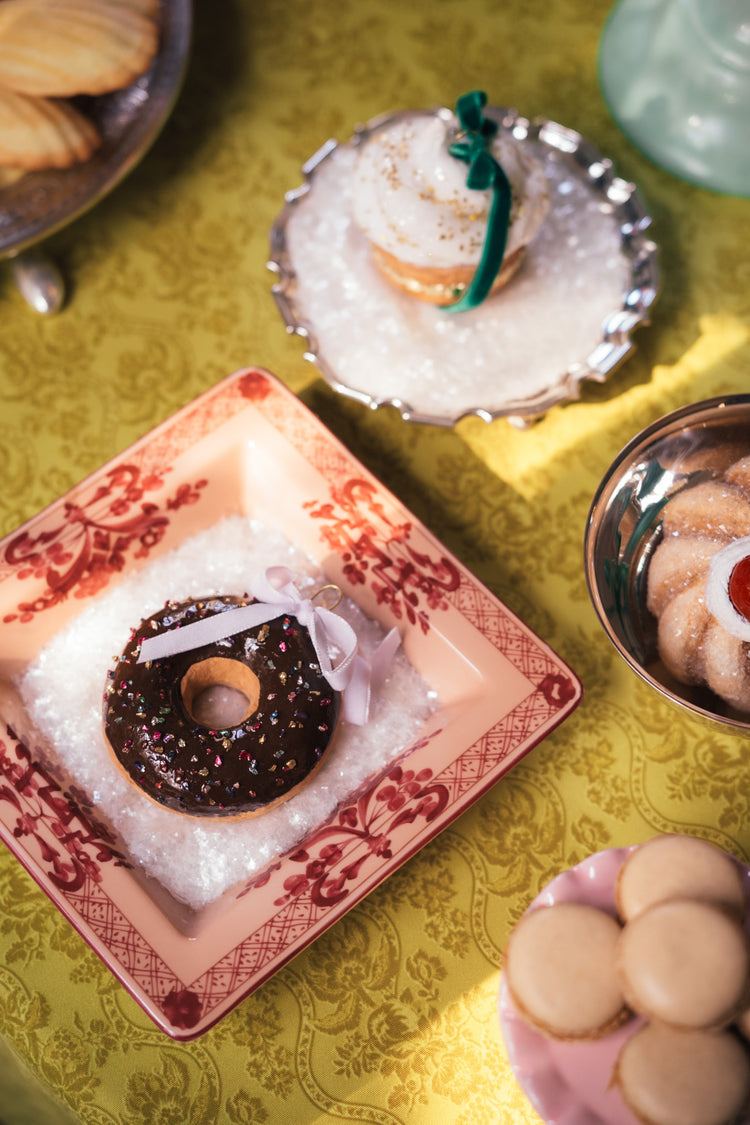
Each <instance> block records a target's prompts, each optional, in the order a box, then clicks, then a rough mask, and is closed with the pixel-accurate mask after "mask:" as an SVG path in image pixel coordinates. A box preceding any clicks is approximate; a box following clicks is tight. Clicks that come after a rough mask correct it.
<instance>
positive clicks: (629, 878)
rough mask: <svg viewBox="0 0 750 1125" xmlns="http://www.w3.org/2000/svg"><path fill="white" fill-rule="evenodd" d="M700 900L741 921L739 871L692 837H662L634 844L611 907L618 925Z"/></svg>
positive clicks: (714, 849)
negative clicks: (676, 902)
mask: <svg viewBox="0 0 750 1125" xmlns="http://www.w3.org/2000/svg"><path fill="white" fill-rule="evenodd" d="M673 898H691V899H700V900H701V901H705V902H712V903H714V904H715V905H718V906H723V907H724V908H725V909H726V910H728V911H730V912H731V913H732V914H736V915H737V916H738V917H742V916H743V914H744V911H745V886H744V881H743V877H742V874H741V872H740V869H739V866H738V865H737V864H736V863H735V862H734V861H733V860H732V858H731V857H730V856H729V855H727V853H726V852H723V851H722V850H721V849H720V848H717V847H715V846H714V845H713V844H710V843H709V842H708V841H707V840H701V839H699V838H698V837H695V836H682V835H663V836H654V837H653V839H651V840H647V841H646V842H645V843H643V844H639V845H638V847H636V848H635V849H634V850H633V851H632V852H631V853H630V855H629V856H628V858H627V859H626V860H625V862H624V863H623V865H622V867H621V868H620V870H619V872H618V874H617V882H616V885H615V901H616V906H617V913H618V915H619V917H620V918H621V920H622V921H623V922H629V921H630V920H631V919H633V918H637V917H638V915H639V914H642V913H643V911H644V910H647V909H648V908H649V907H650V906H654V905H655V904H656V903H657V902H664V901H666V900H667V899H673Z"/></svg>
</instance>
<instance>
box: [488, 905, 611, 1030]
mask: <svg viewBox="0 0 750 1125" xmlns="http://www.w3.org/2000/svg"><path fill="white" fill-rule="evenodd" d="M619 937H620V926H619V923H618V922H617V921H616V920H615V919H614V918H612V917H611V915H609V914H606V913H605V912H604V911H602V910H598V909H596V907H593V906H587V905H585V904H583V903H575V902H561V903H555V904H554V905H551V906H542V907H538V908H536V909H534V910H531V911H529V912H527V913H526V914H524V915H523V917H522V918H521V919H520V921H519V922H518V924H517V925H516V927H515V928H514V930H513V932H512V933H511V935H510V939H509V942H508V947H507V950H506V954H505V961H504V973H505V983H506V986H507V988H508V993H509V995H510V998H511V1000H512V1001H513V1004H514V1006H515V1008H516V1010H517V1012H518V1014H519V1015H520V1016H521V1018H522V1019H524V1020H525V1021H526V1022H527V1023H528V1024H530V1025H531V1026H532V1027H534V1028H535V1029H536V1030H537V1031H539V1032H541V1034H543V1035H545V1036H548V1037H549V1038H552V1039H566V1040H576V1039H598V1038H600V1037H602V1036H604V1035H607V1034H609V1033H610V1032H611V1031H614V1030H615V1028H617V1027H619V1026H620V1024H621V1023H623V1022H624V1020H626V1019H627V1018H628V1015H629V1013H628V1010H627V1008H626V1007H625V1001H624V998H623V993H622V989H621V987H620V984H619V982H618V978H617V972H616V953H617V948H618V941H619Z"/></svg>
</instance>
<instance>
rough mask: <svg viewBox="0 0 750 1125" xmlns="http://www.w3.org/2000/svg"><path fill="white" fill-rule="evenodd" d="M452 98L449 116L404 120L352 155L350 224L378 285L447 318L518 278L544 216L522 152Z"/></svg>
mask: <svg viewBox="0 0 750 1125" xmlns="http://www.w3.org/2000/svg"><path fill="white" fill-rule="evenodd" d="M486 104H487V97H486V94H484V93H483V92H482V91H473V92H472V93H469V94H465V95H464V96H463V97H461V98H459V100H458V102H457V104H456V111H455V114H453V113H450V111H448V110H441V111H440V112H439V113H437V114H434V115H424V114H414V115H408V114H407V115H405V116H402V117H400V118H398V119H396V120H394V121H393V122H392V123H391V125H390V126H389V127H388V128H385V129H383V130H381V131H378V132H376V133H374V134H372V136H371V137H370V138H369V139H368V140H367V142H366V143H364V144H363V145H362V146H361V147H360V149H359V151H358V154H357V160H356V163H355V167H354V172H353V178H352V200H353V208H352V209H353V217H354V221H355V223H356V224H357V226H358V227H359V229H360V230H361V231H362V232H363V234H364V235H365V237H366V238H367V239H368V241H369V243H370V248H371V252H372V258H373V261H374V263H375V265H376V266H377V268H378V270H379V271H380V273H381V274H382V275H383V277H385V278H386V280H387V281H389V282H390V283H391V284H392V285H394V286H396V288H397V289H399V290H400V291H401V292H403V293H406V294H407V295H409V296H411V297H415V298H417V299H418V300H420V301H426V302H428V303H430V304H434V305H439V306H444V307H445V308H446V310H449V311H451V312H462V311H464V310H466V309H471V308H475V307H476V306H477V305H479V304H481V303H482V302H483V301H484V300H485V299H486V298H487V297H489V296H490V295H491V294H493V293H495V292H497V290H499V289H500V288H502V286H504V285H506V284H507V283H508V281H510V279H511V278H512V277H513V275H514V274H515V273H516V271H517V270H518V268H519V266H520V265H521V263H522V261H523V258H524V255H525V252H526V247H527V246H528V245H529V243H530V242H531V240H532V239H533V238H534V236H535V234H536V233H537V231H538V230H539V228H540V226H541V224H542V222H543V221H544V218H545V216H546V214H547V212H548V210H549V191H548V185H547V177H546V176H545V173H544V169H543V167H542V165H541V163H540V162H539V161H538V160H537V159H536V158H535V157H534V156H532V155H531V154H530V153H529V152H528V150H525V149H524V148H522V146H521V144H520V143H519V142H517V141H516V140H514V138H513V137H512V136H511V135H509V134H507V133H501V132H500V131H499V130H498V125H497V123H496V122H495V121H493V120H492V119H491V118H488V117H485V116H484V115H483V113H482V110H483V108H484V106H485V105H486Z"/></svg>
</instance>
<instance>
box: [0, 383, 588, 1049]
mask: <svg viewBox="0 0 750 1125" xmlns="http://www.w3.org/2000/svg"><path fill="white" fill-rule="evenodd" d="M237 513H240V514H246V515H248V516H252V517H254V518H257V519H258V520H261V521H263V522H265V523H266V524H270V525H271V526H275V527H278V528H279V530H280V531H282V532H283V533H284V534H285V535H286V536H287V537H288V538H289V539H290V540H292V541H294V542H295V543H297V544H298V545H299V546H300V547H302V548H303V549H304V550H306V551H307V552H308V554H309V555H311V556H312V557H313V558H314V559H315V560H316V561H317V562H318V563H319V565H320V566H321V567H322V569H323V570H324V572H325V573H326V576H327V577H328V578H329V579H330V581H331V582H336V583H337V584H338V585H339V586H340V587H341V588H342V589H343V590H344V592H345V593H346V594H347V595H348V596H349V597H351V598H352V599H353V600H354V601H355V602H356V603H357V604H358V605H359V606H360V607H361V608H362V609H363V610H364V611H365V612H366V613H368V614H369V615H370V616H371V617H372V618H374V619H376V620H377V621H379V622H380V623H381V624H382V625H383V626H384V627H386V628H391V627H392V626H393V625H396V626H397V627H398V629H399V630H400V632H401V636H402V641H403V646H404V650H405V652H406V655H407V656H408V657H409V659H410V661H411V663H412V664H413V666H414V667H415V668H416V669H417V671H418V672H419V673H420V674H421V675H422V677H423V678H424V679H425V680H426V681H427V683H428V684H429V685H430V686H431V687H432V688H434V689H435V691H436V692H437V693H438V696H439V699H440V706H439V708H438V709H437V710H436V712H435V713H434V714H433V716H432V717H431V719H430V721H429V722H428V724H426V726H425V728H424V730H422V731H421V732H420V736H419V738H418V739H417V740H416V741H415V743H414V744H413V745H410V746H408V747H402V748H394V760H393V762H392V763H391V764H390V765H389V767H388V768H387V769H386V770H385V771H384V772H382V773H381V774H380V775H379V776H377V777H373V778H371V779H370V781H369V782H368V783H367V784H366V785H365V786H363V787H361V788H360V789H359V790H358V792H356V793H352V794H351V798H350V799H348V800H347V801H346V802H345V803H344V804H342V805H341V806H340V807H339V808H338V809H337V811H336V812H335V814H334V816H333V817H332V818H331V819H330V820H329V821H328V822H327V823H325V824H321V825H320V826H319V827H318V828H317V829H316V830H315V831H313V832H312V833H310V834H309V835H308V836H307V838H306V839H305V840H303V841H302V842H301V843H300V845H299V847H297V848H295V849H294V850H293V851H292V852H290V853H288V854H285V855H283V856H280V857H279V858H278V859H277V860H276V861H275V862H274V863H272V864H271V865H270V866H269V867H268V868H267V869H266V870H265V871H263V872H262V873H261V875H259V876H258V875H257V874H256V875H255V876H254V877H253V879H252V880H250V881H248V882H247V883H246V884H244V885H242V886H239V887H235V888H233V889H232V890H231V891H228V892H227V893H226V894H225V895H224V896H223V897H222V898H221V899H219V900H217V901H216V902H214V903H212V904H211V906H210V907H208V908H206V909H205V910H203V911H200V912H194V913H191V912H190V911H187V910H186V909H185V907H184V906H183V907H181V906H180V904H179V903H177V902H176V901H175V900H173V899H171V897H170V896H169V895H167V894H166V892H164V893H159V891H158V890H156V891H155V890H154V886H153V880H152V881H151V886H149V885H148V884H147V882H146V880H144V879H143V877H142V876H141V875H140V874H139V871H138V870H137V869H136V868H134V867H133V866H132V865H131V864H130V863H129V862H128V860H127V857H126V856H123V855H122V853H121V852H120V851H119V850H118V845H117V841H116V839H115V838H114V837H113V835H112V833H111V832H110V830H109V829H108V828H106V827H105V826H104V825H103V824H101V823H100V822H99V820H98V818H97V811H96V808H95V807H94V806H93V804H92V802H91V799H90V797H89V796H88V795H87V794H85V793H82V792H81V791H80V790H79V789H77V788H76V787H75V785H66V784H65V782H64V780H63V779H62V777H59V776H57V775H56V773H55V770H54V767H50V766H49V765H48V764H47V759H46V757H45V754H44V751H43V748H42V746H41V745H40V737H39V735H38V734H36V732H35V731H34V729H33V726H32V724H31V722H30V720H29V718H28V715H27V714H26V712H25V708H24V706H23V703H22V702H21V700H20V697H19V694H18V691H17V689H16V687H15V681H16V678H17V676H18V675H19V674H20V673H21V672H22V671H23V669H24V668H25V667H26V666H27V664H28V663H29V661H31V660H33V659H34V657H35V656H36V654H37V653H38V652H39V651H40V649H41V648H42V647H43V646H44V645H45V644H46V643H47V642H48V641H49V640H50V639H51V637H52V636H53V635H54V634H55V633H56V632H58V630H59V629H60V628H61V627H62V626H64V625H65V624H66V623H67V622H68V621H69V620H71V618H73V617H74V616H75V615H76V614H77V613H79V612H80V611H81V609H82V608H84V607H85V606H86V605H87V604H88V603H89V602H90V601H91V599H93V598H96V597H97V595H99V594H101V593H104V592H106V591H107V590H108V589H111V588H112V587H113V586H114V585H115V584H116V583H117V582H119V581H121V579H122V577H123V576H124V575H126V574H128V573H129V572H132V571H133V570H135V569H137V568H140V567H143V566H144V565H145V564H147V563H148V562H150V561H151V560H152V559H154V558H156V557H157V556H158V555H160V554H162V553H164V552H166V551H168V550H171V549H173V548H175V547H177V546H179V545H180V544H181V543H182V542H183V541H184V540H185V539H186V538H187V537H189V536H192V535H193V534H195V533H197V532H200V531H202V530H205V529H206V528H209V527H211V526H213V525H214V524H215V523H217V522H218V521H219V520H220V519H221V518H223V517H224V516H228V515H232V514H237ZM135 624H137V622H134V625H135ZM0 654H1V655H0V837H2V839H3V841H4V842H5V844H6V845H7V846H8V847H9V848H10V850H11V851H12V852H13V854H14V855H15V856H16V857H17V858H18V860H19V861H20V862H21V863H22V864H23V866H24V867H25V868H26V870H27V871H28V872H29V873H30V874H31V875H32V877H33V878H34V879H35V880H36V882H37V883H38V884H39V886H40V887H41V888H42V889H43V890H44V891H45V892H46V893H47V895H49V897H50V898H51V899H52V901H53V902H54V903H55V905H56V906H57V907H58V908H59V909H60V910H61V911H62V913H63V914H64V915H65V917H66V918H68V920H69V921H70V922H71V923H72V924H73V926H75V928H76V929H77V930H78V932H79V933H80V934H81V935H82V936H83V938H84V939H85V941H87V942H88V943H89V945H90V946H91V947H92V949H93V950H94V951H95V952H96V953H97V954H98V955H99V956H100V957H101V958H102V960H103V961H104V962H105V964H106V965H108V966H109V968H110V969H111V971H112V972H113V973H114V974H115V975H116V976H117V977H118V978H119V980H120V981H121V982H122V983H123V984H124V985H125V987H126V988H127V989H128V990H129V991H130V993H131V994H132V995H133V996H134V997H135V999H136V1000H137V1002H138V1003H139V1004H141V1006H142V1007H143V1008H144V1010H145V1011H146V1012H147V1013H148V1015H149V1016H150V1017H151V1018H152V1019H153V1020H154V1021H155V1022H156V1024H157V1025H158V1026H159V1027H161V1028H162V1029H163V1030H164V1031H165V1032H166V1033H167V1035H170V1036H171V1037H172V1038H174V1039H183V1040H184V1039H192V1038H195V1037H196V1036H198V1035H201V1034H202V1033H203V1032H204V1031H206V1030H207V1029H208V1028H209V1027H211V1026H212V1024H214V1023H215V1022H216V1021H217V1020H218V1019H220V1017H221V1016H223V1015H224V1014H225V1013H226V1012H227V1011H229V1010H230V1009H231V1008H232V1007H233V1006H234V1005H235V1004H237V1003H238V1001H239V1000H241V999H242V998H243V997H245V996H247V995H248V994H249V993H251V992H252V991H253V990H254V989H256V988H258V987H259V986H260V985H261V984H262V983H263V982H264V981H266V980H267V979H268V978H269V977H270V976H272V975H273V974H274V973H275V972H276V971H277V970H278V969H279V968H280V967H281V966H282V965H284V964H285V963H286V962H287V961H289V960H290V958H292V957H293V956H294V955H295V954H297V953H299V951H300V950H302V949H304V948H305V946H307V945H308V944H309V943H310V942H311V941H313V940H314V938H315V937H317V936H318V935H319V934H320V933H321V932H322V931H323V930H324V929H326V928H327V927H328V926H330V925H331V924H332V923H333V922H334V921H335V920H336V919H337V918H339V917H340V916H341V915H342V914H343V913H345V912H346V911H347V910H348V909H349V908H350V907H351V906H353V905H354V904H355V903H357V902H359V900H360V899H362V898H363V896H364V895H366V894H367V893H368V892H369V891H370V890H372V888H373V887H375V886H376V885H377V884H378V883H380V882H381V881H382V880H383V879H385V878H386V877H387V876H388V875H389V874H390V873H391V872H392V871H394V870H395V869H396V868H397V867H399V866H400V865H401V864H402V863H403V862H404V861H405V860H407V859H409V857H410V856H412V855H413V854H414V853H415V852H416V851H417V850H418V849H419V848H421V847H422V846H423V845H424V844H425V843H426V842H427V841H428V840H431V839H432V838H433V837H434V836H436V835H437V833H438V832H440V831H441V829H443V828H445V827H446V825H448V824H449V823H450V822H451V821H452V820H454V818H455V817H457V816H458V815H459V813H461V812H463V810H464V809H466V808H467V807H468V806H469V805H470V804H471V803H472V802H473V801H475V800H476V799H477V798H478V797H479V796H480V795H481V794H482V793H484V792H485V791H486V790H487V789H488V788H489V787H490V786H492V785H493V784H494V783H495V782H496V781H497V780H498V778H500V777H501V776H502V775H503V774H504V773H506V772H507V770H509V769H510V768H511V767H512V766H513V765H514V764H515V763H516V762H517V761H519V759H520V758H521V757H522V756H523V755H524V754H526V753H527V752H528V751H529V750H530V749H531V748H532V747H533V746H535V745H536V744H537V743H538V742H540V740H541V739H543V738H544V737H545V736H546V735H547V734H548V733H549V732H550V731H551V730H553V729H554V728H555V727H556V726H557V725H558V724H559V723H560V722H562V721H563V719H565V718H566V717H567V716H568V715H569V714H570V713H571V711H572V710H573V709H574V708H575V707H576V705H577V704H578V702H579V700H580V697H581V685H580V683H579V681H578V679H577V677H576V676H575V675H574V673H573V672H571V670H570V669H569V668H568V667H567V666H566V665H565V664H564V663H563V662H562V661H561V660H560V659H558V657H557V656H556V655H555V654H554V653H553V652H552V651H551V650H550V648H549V647H548V646H547V645H546V644H544V643H543V642H542V641H540V640H539V638H538V637H537V636H536V635H535V634H534V633H533V632H531V630H529V629H528V628H527V627H526V626H525V625H524V624H523V623H522V622H521V621H520V620H519V619H518V618H517V617H516V616H515V615H514V614H513V613H511V612H510V611H509V610H508V609H507V608H506V607H505V606H504V605H503V604H502V603H501V602H500V601H499V600H498V599H497V598H496V597H494V596H493V595H492V594H491V593H490V592H489V590H487V589H486V588H485V587H484V586H482V585H481V584H480V583H479V582H478V581H477V580H476V579H475V578H474V577H473V576H472V575H471V574H470V573H469V572H468V571H467V570H466V568H465V567H463V566H462V565H461V563H460V562H459V561H458V560H457V559H456V558H454V557H453V556H452V555H451V554H450V553H449V552H448V551H446V550H445V548H444V547H443V546H441V544H440V543H439V542H438V541H437V540H436V539H435V538H434V537H433V536H432V535H431V534H430V532H429V531H427V529H426V528H424V527H423V526H422V525H421V524H420V523H419V522H418V521H417V520H416V519H414V517H413V516H412V515H411V514H410V513H409V512H408V511H407V510H406V509H405V508H404V507H403V506H402V505H401V504H400V503H399V501H398V500H396V499H395V497H394V496H392V495H391V494H390V493H389V492H388V491H387V490H386V489H385V488H383V486H382V485H381V484H379V483H378V481H377V480H376V479H375V478H374V477H373V476H372V475H371V474H370V473H369V472H368V471H367V470H366V469H365V468H364V467H363V466H362V465H361V464H360V463H359V462H358V461H357V460H356V459H355V458H354V457H353V456H352V455H351V454H350V453H349V452H348V451H347V450H346V449H345V448H344V446H342V445H341V443H340V442H339V441H338V440H337V439H336V438H334V437H333V435H332V434H331V433H330V432H329V431H328V430H327V429H326V428H325V426H324V425H322V423H321V422H320V421H318V419H317V418H316V417H315V416H314V415H313V414H312V413H311V412H310V411H309V410H308V409H307V408H306V407H305V406H304V405H303V404H302V403H301V402H300V400H299V399H298V398H297V397H296V396H295V395H294V394H292V393H291V392H290V391H289V390H287V389H286V388H285V387H284V386H283V384H282V383H280V382H279V381H278V380H277V379H276V378H275V377H274V376H272V375H270V374H268V372H265V371H262V370H259V369H248V370H244V371H238V372H236V373H235V374H234V375H231V376H229V377H228V378H227V379H225V380H224V381H223V382H221V383H219V384H218V385H217V386H216V387H214V388H213V389H212V390H210V391H207V392H206V393H205V394H203V395H201V396H200V397H199V398H198V399H196V400H195V401H194V402H193V403H191V404H189V405H188V406H186V407H184V408H183V409H182V410H180V411H179V412H178V413H177V414H175V415H174V416H173V417H172V418H170V419H169V420H168V421H166V422H165V423H163V424H162V425H160V426H159V427H157V428H156V429H155V430H153V431H152V432H151V433H150V434H148V435H147V436H146V437H144V438H143V439H142V440H141V441H139V442H137V443H136V444H135V445H134V446H132V447H131V448H130V449H128V450H127V451H126V452H125V453H123V454H122V455H121V456H119V457H117V458H115V460H114V461H112V462H110V463H109V464H107V465H105V466H104V467H103V468H102V469H100V470H99V471H98V472H96V473H94V474H93V475H92V476H91V477H89V478H88V479H86V480H85V481H83V482H82V483H81V484H79V485H77V486H76V487H75V488H73V489H72V490H71V491H70V492H69V493H68V494H67V495H65V496H63V497H62V498H61V499H59V500H58V501H56V502H55V503H54V504H52V505H51V506H50V507H49V508H47V509H45V510H44V511H43V512H41V513H40V514H39V515H37V516H35V517H34V518H33V519H31V520H30V521H29V522H28V523H26V524H25V525H24V526H23V527H21V528H20V529H19V530H17V531H15V532H14V533H13V534H11V535H9V536H7V537H6V538H5V539H4V540H3V541H2V543H0ZM144 800H147V798H145V797H144Z"/></svg>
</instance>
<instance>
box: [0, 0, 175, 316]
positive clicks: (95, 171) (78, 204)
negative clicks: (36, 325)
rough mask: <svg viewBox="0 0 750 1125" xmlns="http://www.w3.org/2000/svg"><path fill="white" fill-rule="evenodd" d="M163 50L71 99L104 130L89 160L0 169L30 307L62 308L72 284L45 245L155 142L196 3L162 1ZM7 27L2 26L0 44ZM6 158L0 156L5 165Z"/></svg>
mask: <svg viewBox="0 0 750 1125" xmlns="http://www.w3.org/2000/svg"><path fill="white" fill-rule="evenodd" d="M153 18H154V20H155V21H156V24H157V28H158V47H157V50H156V53H155V54H154V55H153V59H152V61H151V62H150V64H149V65H148V68H147V69H146V70H144V71H143V73H141V74H140V75H139V76H138V77H137V78H136V79H135V80H134V81H132V82H130V83H129V84H128V85H126V86H123V87H122V88H120V89H116V90H113V91H112V92H109V93H106V94H103V95H101V96H86V97H80V98H71V99H70V104H71V106H72V107H73V108H74V110H75V111H77V112H78V113H80V115H81V116H82V117H84V118H85V119H86V120H88V121H89V122H90V123H91V124H92V125H93V126H94V128H95V130H96V131H97V132H98V134H99V138H100V143H99V145H98V148H97V149H96V151H95V152H93V154H92V155H91V156H90V157H89V158H88V159H86V160H82V161H80V162H79V163H75V164H72V165H71V166H70V167H66V168H49V169H43V170H39V171H33V170H30V171H26V172H25V173H22V170H20V169H13V168H9V167H4V168H0V259H6V260H7V261H8V262H9V264H10V268H11V271H12V274H13V278H14V280H15V282H16V285H17V286H18V289H19V290H20V292H21V294H22V295H23V297H24V299H25V300H26V301H27V302H28V304H29V305H30V306H31V307H32V308H34V309H36V311H37V312H40V313H44V314H50V313H55V312H57V311H58V310H59V309H60V308H61V306H62V304H63V302H64V299H65V285H64V280H63V278H62V275H61V273H60V271H59V269H58V268H57V266H56V265H55V264H54V263H53V262H52V261H51V259H50V258H49V257H48V256H47V255H46V254H45V252H44V251H43V249H42V246H41V244H42V243H43V241H44V239H46V238H48V237H49V236H50V235H51V234H53V233H55V232H56V231H58V230H60V229H61V228H63V227H65V226H67V224H68V223H70V222H72V221H73V220H74V219H76V218H78V217H79V216H80V215H82V214H84V212H86V211H87V210H89V208H91V207H93V206H94V205H95V204H96V203H98V202H99V200H101V199H102V198H103V197H104V196H105V195H107V194H108V193H109V192H110V191H112V189H113V188H114V187H116V186H117V184H119V183H120V182H121V180H123V179H124V177H125V176H126V175H127V174H128V173H129V172H131V171H132V170H133V168H134V167H135V166H136V164H137V163H138V162H139V160H140V159H141V158H142V157H143V155H144V154H145V153H146V152H147V150H148V149H149V148H150V146H151V145H152V144H153V142H154V141H155V139H156V137H157V135H158V133H159V131H160V130H161V128H162V126H163V125H164V123H165V121H166V120H167V118H168V116H169V114H170V112H171V111H172V108H173V106H174V103H175V101H176V99H177V95H178V93H179V91H180V88H181V85H182V81H183V77H184V73H185V69H186V64H187V58H188V53H189V48H190V39H191V30H192V5H191V2H190V0H160V2H159V0H156V2H155V11H154V16H153ZM2 36H3V28H2V27H1V26H0V44H2ZM2 163H3V162H2V161H1V160H0V164H2Z"/></svg>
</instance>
